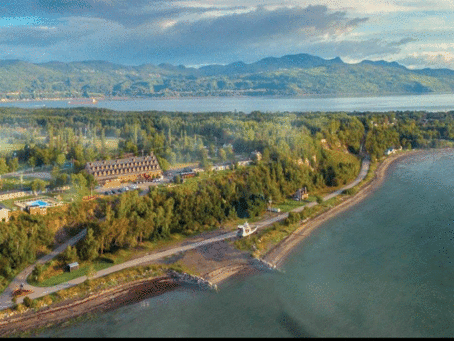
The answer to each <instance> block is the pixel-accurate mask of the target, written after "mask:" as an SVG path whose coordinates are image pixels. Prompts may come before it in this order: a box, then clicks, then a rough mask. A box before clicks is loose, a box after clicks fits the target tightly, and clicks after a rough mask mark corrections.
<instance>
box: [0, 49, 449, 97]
mask: <svg viewBox="0 0 454 341" xmlns="http://www.w3.org/2000/svg"><path fill="white" fill-rule="evenodd" d="M453 90H454V71H453V70H449V69H423V70H410V69H407V68H406V67H405V66H402V65H399V64H398V63H396V62H392V63H389V62H385V61H368V60H364V61H362V62H361V63H358V64H349V63H344V62H343V61H342V60H341V59H340V58H334V59H330V60H326V59H323V58H320V57H316V56H312V55H308V54H297V55H287V56H283V57H280V58H274V57H268V58H264V59H262V60H259V61H257V62H254V63H250V64H247V63H244V62H241V61H237V62H234V63H231V64H228V65H206V66H202V67H200V68H194V67H185V66H183V65H178V66H174V65H170V64H160V65H151V64H144V65H139V66H125V65H118V64H112V63H109V62H103V61H84V62H71V63H61V62H49V63H42V64H32V63H28V62H24V61H19V60H4V61H0V98H1V99H10V100H17V99H38V98H55V97H58V98H74V97H76V98H77V97H93V96H94V97H105V96H120V97H125V96H126V97H166V96H167V97H168V96H172V97H174V96H181V97H185V96H199V97H200V96H236V95H243V96H244V95H247V96H270V95H271V96H305V95H308V94H315V95H322V94H323V95H330V96H333V95H337V96H339V95H343V96H345V95H383V94H421V93H452V91H453Z"/></svg>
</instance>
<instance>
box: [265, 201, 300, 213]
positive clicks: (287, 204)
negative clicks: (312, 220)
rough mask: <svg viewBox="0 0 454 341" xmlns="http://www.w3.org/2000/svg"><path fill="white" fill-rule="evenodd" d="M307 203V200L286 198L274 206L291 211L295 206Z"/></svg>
mask: <svg viewBox="0 0 454 341" xmlns="http://www.w3.org/2000/svg"><path fill="white" fill-rule="evenodd" d="M306 204H307V201H305V200H303V201H296V200H292V199H290V200H286V201H284V202H282V203H280V204H276V205H273V207H277V208H280V209H281V212H289V211H291V210H293V209H295V208H298V207H301V206H304V205H306Z"/></svg>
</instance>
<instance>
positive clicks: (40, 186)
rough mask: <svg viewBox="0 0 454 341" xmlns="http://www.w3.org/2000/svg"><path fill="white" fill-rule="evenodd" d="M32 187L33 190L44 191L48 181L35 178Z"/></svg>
mask: <svg viewBox="0 0 454 341" xmlns="http://www.w3.org/2000/svg"><path fill="white" fill-rule="evenodd" d="M31 188H32V191H33V192H38V191H41V192H43V191H44V190H45V189H46V182H45V181H44V180H41V179H35V180H33V182H32V184H31Z"/></svg>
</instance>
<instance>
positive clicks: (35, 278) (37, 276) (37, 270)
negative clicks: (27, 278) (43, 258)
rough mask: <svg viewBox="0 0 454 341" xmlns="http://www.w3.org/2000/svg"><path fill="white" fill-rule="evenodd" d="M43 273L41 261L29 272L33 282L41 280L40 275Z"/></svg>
mask: <svg viewBox="0 0 454 341" xmlns="http://www.w3.org/2000/svg"><path fill="white" fill-rule="evenodd" d="M42 274H43V265H42V264H41V263H37V264H36V265H35V267H34V268H33V271H32V273H31V278H32V280H33V281H35V282H38V283H39V282H40V281H41V275H42Z"/></svg>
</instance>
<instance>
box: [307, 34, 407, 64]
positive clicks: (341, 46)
mask: <svg viewBox="0 0 454 341" xmlns="http://www.w3.org/2000/svg"><path fill="white" fill-rule="evenodd" d="M413 41H415V40H414V39H413V38H409V37H407V38H402V39H400V40H398V41H386V40H382V39H377V38H375V39H366V40H358V41H357V40H341V41H329V42H321V43H315V44H313V45H312V46H308V51H309V52H310V53H313V54H316V55H319V56H324V57H325V58H333V57H337V56H339V57H342V58H344V59H345V60H347V61H361V60H363V59H367V58H371V59H374V60H376V59H380V58H385V57H387V56H389V55H394V54H398V53H400V52H401V50H402V48H403V47H404V45H406V44H408V43H411V42H413Z"/></svg>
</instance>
